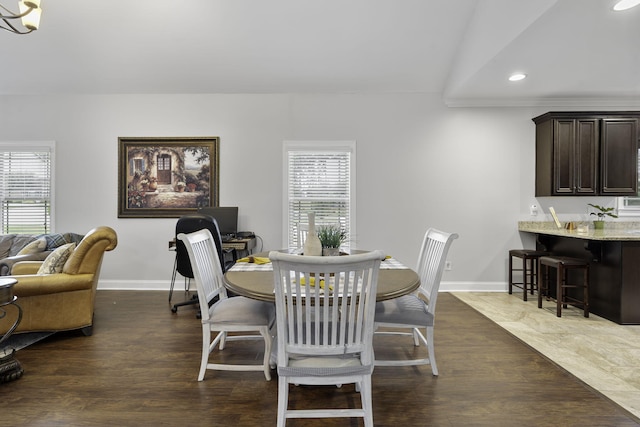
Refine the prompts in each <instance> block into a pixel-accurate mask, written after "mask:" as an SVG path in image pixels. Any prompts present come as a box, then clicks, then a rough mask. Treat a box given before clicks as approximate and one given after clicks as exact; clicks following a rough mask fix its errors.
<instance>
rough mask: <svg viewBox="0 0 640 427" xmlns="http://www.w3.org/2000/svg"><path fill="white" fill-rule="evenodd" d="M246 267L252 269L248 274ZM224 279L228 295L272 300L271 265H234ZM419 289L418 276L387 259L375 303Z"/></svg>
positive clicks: (381, 268) (260, 254)
mask: <svg viewBox="0 0 640 427" xmlns="http://www.w3.org/2000/svg"><path fill="white" fill-rule="evenodd" d="M255 256H257V257H268V256H269V253H268V252H262V253H259V254H256V255H255ZM385 263H386V264H385ZM247 268H252V269H254V270H253V271H247ZM224 276H225V279H226V281H227V288H228V289H229V290H230V291H231V292H234V293H236V294H238V295H242V296H245V297H249V298H253V299H257V300H261V301H275V294H274V290H273V269H272V267H271V263H269V264H264V265H256V264H252V265H251V266H249V267H248V266H247V263H236V264H235V265H234V266H233V267H232V268H231V269H229V271H227V272H226V273H225V275H224ZM419 286H420V278H419V277H418V274H417V273H416V272H415V271H413V270H411V269H410V268H407V267H405V266H404V265H402V264H401V263H399V262H398V261H397V260H394V259H388V260H385V261H382V262H381V263H380V272H379V273H378V292H377V295H376V300H378V301H384V300H388V299H393V298H397V297H400V296H402V295H407V294H410V293H411V292H413V291H415V290H416V289H418V287H419Z"/></svg>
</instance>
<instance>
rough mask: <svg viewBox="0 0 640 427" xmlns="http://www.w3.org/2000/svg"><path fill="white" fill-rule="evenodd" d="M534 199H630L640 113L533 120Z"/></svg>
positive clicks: (563, 114)
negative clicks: (565, 197) (534, 153)
mask: <svg viewBox="0 0 640 427" xmlns="http://www.w3.org/2000/svg"><path fill="white" fill-rule="evenodd" d="M533 121H534V122H535V124H536V187H535V195H536V197H538V196H572V195H573V196H598V195H601V196H633V195H636V194H637V191H638V138H639V137H640V135H638V132H639V127H640V126H639V124H638V122H639V121H640V112H638V111H615V112H570V111H562V112H550V113H546V114H543V115H541V116H538V117H535V118H534V119H533Z"/></svg>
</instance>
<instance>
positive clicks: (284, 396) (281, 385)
mask: <svg viewBox="0 0 640 427" xmlns="http://www.w3.org/2000/svg"><path fill="white" fill-rule="evenodd" d="M288 404H289V382H288V381H287V379H286V377H279V378H278V422H277V426H278V427H284V425H285V423H286V422H287V417H286V412H287V406H288Z"/></svg>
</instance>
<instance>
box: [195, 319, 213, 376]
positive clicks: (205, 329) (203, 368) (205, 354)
mask: <svg viewBox="0 0 640 427" xmlns="http://www.w3.org/2000/svg"><path fill="white" fill-rule="evenodd" d="M210 342H211V330H210V329H209V325H202V359H201V360H200V372H199V373H198V381H202V380H204V374H205V372H207V363H209V354H210V352H211V344H210Z"/></svg>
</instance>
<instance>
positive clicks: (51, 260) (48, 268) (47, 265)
mask: <svg viewBox="0 0 640 427" xmlns="http://www.w3.org/2000/svg"><path fill="white" fill-rule="evenodd" d="M75 248H76V244H75V243H67V244H66V245H62V246H60V247H59V248H57V249H56V250H54V251H53V252H51V253H50V254H49V256H48V257H47V258H46V259H45V260H44V262H43V263H42V265H41V266H40V269H39V270H38V274H55V273H60V272H62V268H63V267H64V263H65V262H67V260H68V259H69V256H71V253H72V252H73V250H74V249H75Z"/></svg>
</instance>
